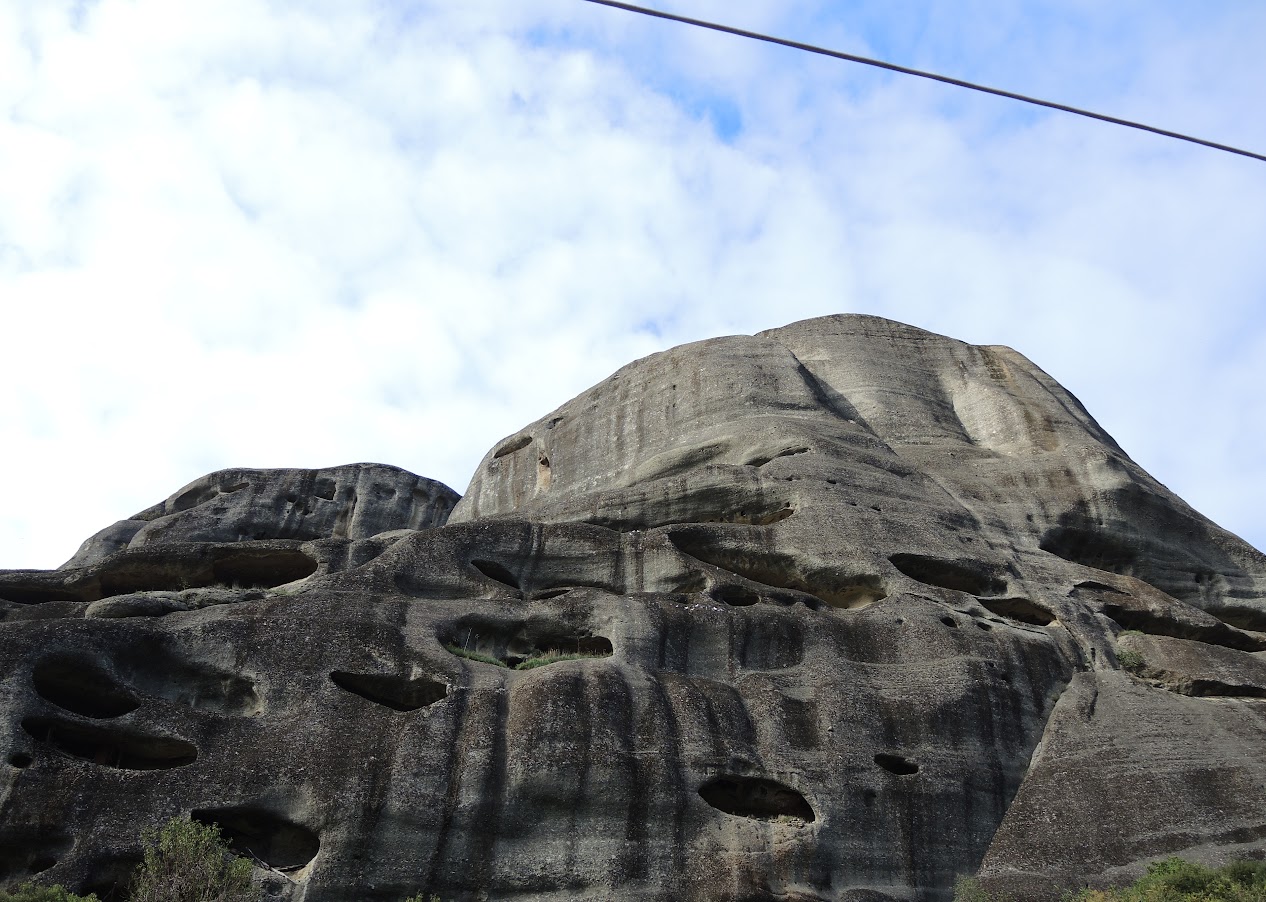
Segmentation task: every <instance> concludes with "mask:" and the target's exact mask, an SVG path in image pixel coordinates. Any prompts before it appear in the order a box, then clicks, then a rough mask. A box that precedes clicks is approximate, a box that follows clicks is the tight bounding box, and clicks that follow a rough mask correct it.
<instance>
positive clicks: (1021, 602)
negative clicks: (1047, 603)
mask: <svg viewBox="0 0 1266 902" xmlns="http://www.w3.org/2000/svg"><path fill="white" fill-rule="evenodd" d="M980 603H981V604H982V605H983V606H984V607H985V608H987V609H988V610H989V611H992V612H993V613H994V614H997V615H998V616H999V617H1006V618H1007V619H1009V620H1018V621H1019V622H1020V623H1028V624H1031V625H1033V626H1050V625H1051V624H1052V623H1054V622H1055V615H1054V614H1052V613H1051V612H1050V611H1048V610H1046V609H1045V608H1043V607H1041V606H1040V605H1036V604H1034V603H1033V602H1031V601H1029V600H1028V599H1027V598H982V599H981V601H980Z"/></svg>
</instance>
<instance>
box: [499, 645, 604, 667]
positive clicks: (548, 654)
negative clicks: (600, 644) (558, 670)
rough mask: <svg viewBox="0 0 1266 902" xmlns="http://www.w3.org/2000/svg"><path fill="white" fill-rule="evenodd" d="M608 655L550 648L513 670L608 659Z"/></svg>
mask: <svg viewBox="0 0 1266 902" xmlns="http://www.w3.org/2000/svg"><path fill="white" fill-rule="evenodd" d="M609 657H610V655H605V654H590V653H589V652H583V651H580V652H576V651H559V650H558V649H556V648H552V649H550V650H549V651H543V652H541V653H540V654H539V655H534V656H533V657H530V658H528V659H527V660H526V661H523V662H521V663H519V664H517V665H515V668H514V669H515V670H531V669H532V668H533V667H544V666H545V665H546V664H556V663H558V662H559V661H581V660H584V659H586V658H609Z"/></svg>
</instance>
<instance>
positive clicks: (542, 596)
mask: <svg viewBox="0 0 1266 902" xmlns="http://www.w3.org/2000/svg"><path fill="white" fill-rule="evenodd" d="M570 591H571V589H546V590H545V591H544V592H537V593H536V594H535V595H533V596H532V600H533V601H549V599H551V598H559V597H561V596H563V595H566V594H567V593H568V592H570Z"/></svg>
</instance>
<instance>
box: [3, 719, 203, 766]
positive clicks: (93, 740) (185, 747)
mask: <svg viewBox="0 0 1266 902" xmlns="http://www.w3.org/2000/svg"><path fill="white" fill-rule="evenodd" d="M22 729H23V730H25V731H26V733H27V735H29V736H31V737H32V738H34V739H36V740H39V741H40V742H43V743H46V744H48V745H50V746H52V747H53V748H54V749H56V750H57V751H59V752H61V753H62V754H64V755H69V756H70V757H72V758H80V759H82V760H84V761H91V762H93V763H94V764H100V765H102V766H103V767H113V768H119V769H121V770H170V769H172V768H176V767H184V766H186V765H189V764H193V762H194V761H196V760H197V758H198V748H197V746H195V745H194V744H193V743H191V742H186V741H185V740H184V739H178V738H176V737H174V736H151V735H146V734H142V733H137V732H133V731H130V730H119V729H112V728H110V727H106V726H99V725H95V724H94V725H89V724H80V723H74V722H71V721H63V720H57V719H54V718H49V717H27V718H24V719H23V721H22Z"/></svg>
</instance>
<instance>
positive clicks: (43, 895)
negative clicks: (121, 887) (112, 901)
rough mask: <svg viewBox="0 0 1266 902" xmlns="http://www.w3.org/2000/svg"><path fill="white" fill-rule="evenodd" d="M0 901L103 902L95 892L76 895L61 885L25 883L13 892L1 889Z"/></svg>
mask: <svg viewBox="0 0 1266 902" xmlns="http://www.w3.org/2000/svg"><path fill="white" fill-rule="evenodd" d="M0 902H101V900H99V899H98V898H97V896H96V894H95V893H90V894H88V895H87V896H76V895H75V894H74V893H70V892H67V891H66V890H64V889H62V888H61V887H60V886H56V885H54V886H36V885H35V884H34V883H30V882H28V883H23V884H22V885H21V886H19V887H18V888H17V889H15V890H13V891H12V892H5V891H4V890H0Z"/></svg>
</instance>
